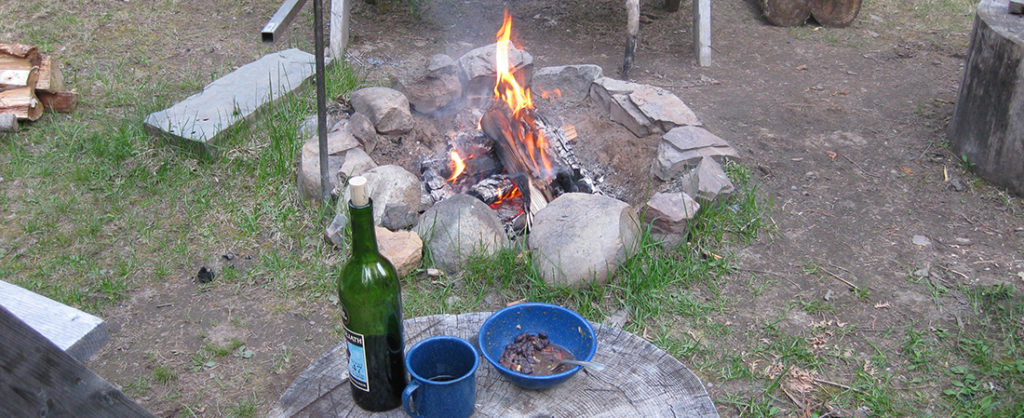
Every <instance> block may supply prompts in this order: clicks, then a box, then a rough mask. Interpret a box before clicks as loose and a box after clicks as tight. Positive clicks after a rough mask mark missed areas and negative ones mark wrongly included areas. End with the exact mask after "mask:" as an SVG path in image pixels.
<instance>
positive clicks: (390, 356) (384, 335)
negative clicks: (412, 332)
mask: <svg viewBox="0 0 1024 418" xmlns="http://www.w3.org/2000/svg"><path fill="white" fill-rule="evenodd" d="M349 191H350V195H351V199H350V200H349V202H348V208H349V216H350V218H351V226H352V257H351V258H350V259H349V261H348V263H347V264H346V265H345V268H344V269H343V270H342V271H341V275H340V276H338V299H339V300H340V301H341V309H342V311H341V314H342V320H343V321H344V323H345V341H346V345H347V346H348V359H349V360H348V372H349V382H350V383H351V386H352V398H353V399H354V400H355V402H356V405H359V406H360V407H361V408H363V409H365V410H367V411H387V410H389V409H393V408H395V407H397V406H399V405H401V404H402V390H403V389H405V384H406V380H405V361H404V355H405V339H404V332H403V329H402V297H401V288H400V285H399V282H398V273H396V272H395V267H394V266H392V265H391V263H390V262H389V261H388V260H387V259H386V258H384V256H382V255H381V254H380V252H378V251H377V237H376V234H375V233H374V230H373V202H372V201H371V200H370V199H369V194H368V193H367V191H366V178H365V177H361V176H356V177H352V178H351V179H350V180H349Z"/></svg>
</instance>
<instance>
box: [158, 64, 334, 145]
mask: <svg viewBox="0 0 1024 418" xmlns="http://www.w3.org/2000/svg"><path fill="white" fill-rule="evenodd" d="M314 60H315V57H314V56H313V55H312V54H309V53H306V52H303V51H301V50H298V49H295V48H292V49H287V50H284V51H280V52H274V53H270V54H267V55H264V56H263V57H262V58H260V59H258V60H256V61H253V62H251V63H248V64H246V65H243V66H242V67H240V68H239V69H237V70H235V71H232V72H231V73H229V74H227V75H225V76H223V77H221V78H219V79H217V80H215V81H214V82H212V83H210V84H208V85H207V86H206V87H203V91H202V92H199V93H196V94H193V95H192V96H189V97H188V98H187V99H185V100H182V101H181V102H178V103H177V104H175V105H174V106H171V107H169V108H167V109H164V110H161V111H159V112H154V113H151V114H149V116H146V120H145V124H146V127H147V128H148V129H150V130H153V131H157V132H165V133H167V134H169V135H171V136H173V137H176V138H181V139H185V140H189V141H195V142H198V143H199V144H201V145H204V146H206V145H209V142H210V141H211V140H212V139H213V138H214V137H216V136H217V134H219V133H220V132H222V131H224V130H225V129H227V128H229V127H231V126H232V125H234V124H235V123H237V122H238V121H240V120H242V119H245V118H247V117H249V116H250V115H252V114H253V113H254V112H256V110H257V109H259V108H260V107H261V106H263V105H265V104H267V103H269V102H272V101H274V100H276V99H277V98H279V97H281V96H282V95H285V94H288V93H290V92H292V91H293V90H295V89H297V88H299V87H300V86H302V83H303V82H304V81H305V80H306V79H307V78H309V77H310V76H312V75H313V73H314V64H315V62H314Z"/></svg>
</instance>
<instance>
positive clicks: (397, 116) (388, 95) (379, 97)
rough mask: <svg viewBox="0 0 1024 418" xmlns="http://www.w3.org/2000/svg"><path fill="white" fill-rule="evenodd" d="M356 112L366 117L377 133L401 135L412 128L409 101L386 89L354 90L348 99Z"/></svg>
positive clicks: (396, 91)
mask: <svg viewBox="0 0 1024 418" xmlns="http://www.w3.org/2000/svg"><path fill="white" fill-rule="evenodd" d="M349 101H350V102H351V103H352V107H353V108H355V110H356V112H359V113H362V114H364V115H366V117H367V118H369V119H370V122H373V127H374V128H375V129H376V130H377V132H378V133H381V134H384V135H392V134H403V133H406V132H409V131H410V130H411V129H412V126H413V120H412V114H411V113H410V111H409V99H408V98H406V97H405V95H404V94H402V92H400V91H398V90H395V89H392V88H387V87H367V88H363V89H359V90H356V91H355V92H353V93H352V97H351V98H350V99H349Z"/></svg>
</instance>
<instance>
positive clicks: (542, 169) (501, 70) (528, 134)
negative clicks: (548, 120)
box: [494, 9, 553, 178]
mask: <svg viewBox="0 0 1024 418" xmlns="http://www.w3.org/2000/svg"><path fill="white" fill-rule="evenodd" d="M497 37H498V42H497V48H496V51H495V64H496V65H495V67H496V69H497V71H498V76H497V80H496V81H495V84H494V96H495V97H497V98H498V99H500V100H502V101H504V102H505V103H506V104H508V107H509V108H510V109H512V117H513V119H518V120H520V121H522V122H524V123H526V124H527V125H529V126H530V127H536V124H535V123H534V120H533V117H532V116H531V115H530V113H529V112H528V111H527V110H528V109H533V101H532V100H531V99H530V89H529V88H526V89H524V88H523V87H521V86H520V85H519V81H517V80H516V77H515V76H514V75H512V72H511V69H512V68H511V65H510V63H509V54H508V52H509V49H510V47H511V41H510V39H511V38H512V16H510V15H509V14H508V9H506V10H505V19H504V22H503V23H502V25H501V29H498V36H497ZM524 131H525V132H523V133H524V138H523V142H524V144H523V145H526V150H527V153H528V154H529V156H530V160H531V163H532V164H533V166H534V167H535V168H536V169H537V173H538V174H540V175H541V176H542V177H544V178H551V177H553V173H552V169H551V160H550V159H549V158H548V156H547V154H546V153H545V152H544V150H545V149H546V148H547V144H546V138H544V135H543V134H541V133H540V131H539V130H537V129H525V130H524ZM534 132H536V134H537V135H536V137H534V135H533V133H534ZM507 139H508V140H510V141H511V140H513V139H512V138H507ZM512 145H513V146H514V145H515V144H512ZM538 159H539V160H540V162H538V161H537V160H538Z"/></svg>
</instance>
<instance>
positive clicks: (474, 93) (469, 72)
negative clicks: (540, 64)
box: [459, 43, 533, 103]
mask: <svg viewBox="0 0 1024 418" xmlns="http://www.w3.org/2000/svg"><path fill="white" fill-rule="evenodd" d="M496 52H497V44H490V45H487V46H482V47H479V48H476V49H474V50H471V51H469V52H467V53H465V54H463V55H462V56H461V57H459V79H461V80H462V83H463V89H462V91H463V96H464V97H466V99H467V100H469V101H470V102H471V103H476V102H478V101H480V100H490V98H491V97H493V96H494V81H495V77H496V76H497V70H496V69H495V54H496ZM508 63H509V66H511V67H512V72H513V73H514V74H516V79H517V80H518V81H519V83H521V84H522V85H524V86H529V85H530V80H531V77H532V75H533V74H532V73H533V55H530V53H529V52H526V51H525V50H522V49H519V48H516V47H515V46H514V45H512V44H511V43H509V56H508Z"/></svg>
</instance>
